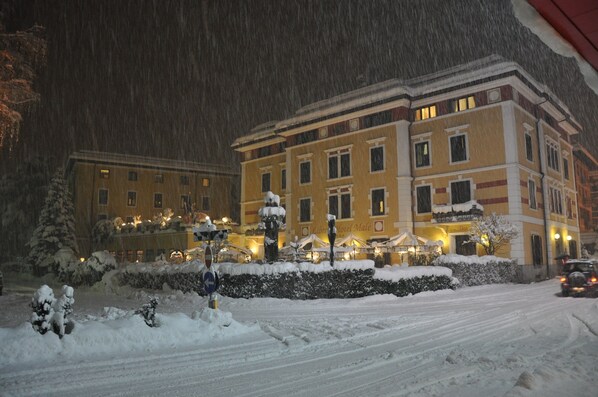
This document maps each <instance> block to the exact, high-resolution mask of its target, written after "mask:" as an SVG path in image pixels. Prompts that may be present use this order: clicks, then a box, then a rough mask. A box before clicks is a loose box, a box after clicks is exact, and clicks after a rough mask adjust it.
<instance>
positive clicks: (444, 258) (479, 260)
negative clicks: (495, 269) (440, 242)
mask: <svg viewBox="0 0 598 397" xmlns="http://www.w3.org/2000/svg"><path fill="white" fill-rule="evenodd" d="M501 262H507V263H510V262H511V260H510V259H507V258H499V257H497V256H493V255H485V256H476V255H471V256H464V255H457V254H446V255H441V256H439V257H438V258H436V259H435V260H434V265H442V264H445V263H467V264H469V265H487V264H488V263H501Z"/></svg>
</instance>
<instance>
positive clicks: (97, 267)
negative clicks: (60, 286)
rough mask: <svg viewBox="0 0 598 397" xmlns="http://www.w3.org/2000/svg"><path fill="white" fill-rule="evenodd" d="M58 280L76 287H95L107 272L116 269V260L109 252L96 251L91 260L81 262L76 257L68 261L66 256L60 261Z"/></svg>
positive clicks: (58, 261) (57, 261) (58, 262)
mask: <svg viewBox="0 0 598 397" xmlns="http://www.w3.org/2000/svg"><path fill="white" fill-rule="evenodd" d="M55 260H56V263H57V264H58V270H57V275H58V278H59V279H60V280H61V281H63V282H67V283H69V284H72V285H74V286H79V285H94V284H95V283H97V282H98V281H100V280H102V277H103V276H104V274H105V273H106V272H109V271H110V270H114V269H116V266H117V265H116V259H114V257H113V256H112V255H111V254H110V253H109V252H108V251H96V252H94V253H93V254H91V256H90V257H89V259H87V260H86V261H83V262H79V261H78V260H77V259H76V258H75V257H74V256H73V257H72V258H71V259H68V257H67V256H66V255H62V258H61V259H60V260H58V258H56V257H55Z"/></svg>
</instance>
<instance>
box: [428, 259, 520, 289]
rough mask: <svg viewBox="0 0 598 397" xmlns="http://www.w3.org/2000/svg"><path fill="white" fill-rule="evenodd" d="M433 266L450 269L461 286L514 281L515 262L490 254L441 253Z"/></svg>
mask: <svg viewBox="0 0 598 397" xmlns="http://www.w3.org/2000/svg"><path fill="white" fill-rule="evenodd" d="M434 266H442V267H445V268H449V269H451V270H452V271H453V276H454V277H455V278H457V279H458V280H459V282H460V285H461V286H473V285H484V284H504V283H512V282H515V281H516V266H517V263H516V262H515V261H513V260H510V259H505V258H498V257H496V256H492V255H486V256H475V255H474V256H463V255H456V254H448V255H442V256H439V257H438V258H436V259H435V260H434Z"/></svg>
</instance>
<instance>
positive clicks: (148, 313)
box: [135, 297, 160, 327]
mask: <svg viewBox="0 0 598 397" xmlns="http://www.w3.org/2000/svg"><path fill="white" fill-rule="evenodd" d="M157 306H158V299H157V298H155V297H151V298H150V301H149V303H145V304H143V306H141V308H140V309H138V310H135V314H140V315H141V317H143V320H144V321H145V323H146V324H147V325H148V327H158V326H160V324H159V323H158V321H157V319H156V307H157Z"/></svg>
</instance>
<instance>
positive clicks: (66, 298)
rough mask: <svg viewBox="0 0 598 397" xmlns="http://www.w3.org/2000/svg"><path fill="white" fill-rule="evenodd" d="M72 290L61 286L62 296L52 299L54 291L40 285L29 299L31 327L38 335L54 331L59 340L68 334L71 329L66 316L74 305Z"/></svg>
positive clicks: (66, 286) (71, 326)
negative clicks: (31, 310)
mask: <svg viewBox="0 0 598 397" xmlns="http://www.w3.org/2000/svg"><path fill="white" fill-rule="evenodd" d="M73 296H74V290H73V288H72V287H69V286H68V285H64V286H62V296H61V297H60V298H58V299H56V298H55V297H54V291H53V290H52V288H50V287H48V286H47V285H42V286H41V287H40V288H39V289H38V290H37V291H36V292H35V294H34V295H33V298H32V299H31V308H32V309H33V313H32V314H31V325H32V326H33V329H34V330H36V331H37V332H39V333H40V334H42V335H43V334H45V333H46V332H48V331H49V330H52V331H54V333H56V334H57V335H58V336H59V337H60V338H62V337H63V336H64V335H65V334H69V333H70V332H71V330H72V329H73V323H71V322H70V321H69V320H68V319H67V316H68V315H70V314H71V313H72V312H73V304H74V303H75V298H74V297H73Z"/></svg>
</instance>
